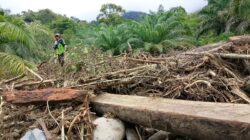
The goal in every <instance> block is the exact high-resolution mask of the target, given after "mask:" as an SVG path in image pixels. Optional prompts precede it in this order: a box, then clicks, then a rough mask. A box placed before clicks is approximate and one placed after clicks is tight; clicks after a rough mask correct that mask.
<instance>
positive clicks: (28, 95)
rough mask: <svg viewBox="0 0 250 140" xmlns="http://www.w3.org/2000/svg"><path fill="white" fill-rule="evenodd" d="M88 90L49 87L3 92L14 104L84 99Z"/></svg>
mask: <svg viewBox="0 0 250 140" xmlns="http://www.w3.org/2000/svg"><path fill="white" fill-rule="evenodd" d="M87 94H88V92H87V91H80V90H73V89H65V88H49V89H42V90H33V91H10V92H5V93H3V95H2V96H3V98H4V100H5V101H6V102H10V103H14V104H26V103H29V104H31V103H38V102H46V101H50V102H62V101H63V102H65V101H82V100H83V99H84V96H86V95H87Z"/></svg>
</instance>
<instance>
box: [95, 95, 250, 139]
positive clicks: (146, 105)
mask: <svg viewBox="0 0 250 140" xmlns="http://www.w3.org/2000/svg"><path fill="white" fill-rule="evenodd" d="M91 103H92V107H93V108H94V110H95V111H97V112H99V113H105V112H110V113H112V114H114V115H115V116H117V117H118V118H120V119H121V120H124V121H128V122H132V123H136V124H140V125H143V126H146V127H152V128H155V129H159V130H164V131H168V132H173V133H175V134H180V135H186V136H190V137H191V138H195V139H203V140H204V139H205V140H206V139H209V140H224V139H225V140H226V139H230V140H231V139H232V140H233V139H240V140H244V139H249V138H250V105H247V104H228V103H208V102H194V101H182V100H171V99H163V98H150V97H138V96H127V95H114V94H112V95H111V94H101V95H99V96H97V97H95V98H92V101H91Z"/></svg>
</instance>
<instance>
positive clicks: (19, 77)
mask: <svg viewBox="0 0 250 140" xmlns="http://www.w3.org/2000/svg"><path fill="white" fill-rule="evenodd" d="M25 76H26V74H25V73H23V74H21V75H18V76H16V77H14V78H11V79H8V80H4V81H3V82H0V85H1V83H4V84H9V83H11V82H13V81H16V80H18V79H21V78H23V77H25Z"/></svg>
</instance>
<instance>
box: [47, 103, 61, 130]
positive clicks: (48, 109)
mask: <svg viewBox="0 0 250 140" xmlns="http://www.w3.org/2000/svg"><path fill="white" fill-rule="evenodd" d="M47 110H48V112H49V115H50V117H51V118H52V119H53V120H54V121H55V123H56V124H57V126H60V125H59V123H58V122H57V120H56V119H55V117H54V116H53V115H52V114H51V111H50V109H49V101H47Z"/></svg>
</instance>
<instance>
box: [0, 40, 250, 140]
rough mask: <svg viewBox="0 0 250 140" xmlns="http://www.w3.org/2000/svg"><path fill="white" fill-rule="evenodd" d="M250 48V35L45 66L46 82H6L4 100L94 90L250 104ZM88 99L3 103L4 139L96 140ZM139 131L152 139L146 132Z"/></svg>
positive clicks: (0, 132)
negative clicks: (33, 134)
mask: <svg viewBox="0 0 250 140" xmlns="http://www.w3.org/2000/svg"><path fill="white" fill-rule="evenodd" d="M249 44H250V37H249V36H240V37H232V38H230V40H229V41H227V42H220V43H217V44H212V45H207V46H204V47H200V48H195V49H193V50H190V51H187V52H182V53H178V54H176V55H168V56H166V55H161V56H152V55H149V54H145V53H144V54H136V55H135V54H132V53H130V52H129V53H126V54H122V55H120V56H116V57H114V56H104V55H101V56H97V55H92V56H91V55H89V56H84V57H86V58H84V61H81V62H75V63H73V64H72V63H70V64H66V66H65V68H64V70H62V71H60V72H58V71H55V70H57V69H58V68H57V67H56V66H54V64H53V62H44V63H42V64H40V65H39V66H38V74H35V75H38V76H40V77H42V78H43V79H42V80H41V79H39V78H38V79H39V80H36V78H30V77H31V76H29V75H28V74H23V75H20V76H18V77H15V78H12V79H9V80H3V81H1V83H0V91H2V92H0V95H1V94H2V93H4V92H6V91H12V90H34V89H45V88H51V87H57V88H58V87H64V88H71V89H79V90H86V91H91V92H93V93H94V94H96V95H97V96H98V94H99V93H105V92H107V93H111V94H126V95H139V96H153V97H155V96H157V97H163V98H171V99H184V100H193V101H206V102H229V103H250V98H249V94H248V93H249V91H250V81H249V80H250V77H249V75H250V65H249V64H250V55H248V52H249V50H250V45H249ZM27 75H28V76H27ZM60 75H63V76H60ZM33 77H37V76H33ZM89 98H90V96H85V97H84V98H82V101H81V102H65V103H60V102H59V103H58V102H55V103H52V104H50V102H49V101H47V102H44V100H41V103H36V104H29V103H28V105H21V106H20V105H14V104H11V103H3V102H4V100H3V99H2V98H1V102H0V120H1V121H0V137H1V139H3V140H5V139H19V138H20V137H21V136H23V135H24V134H25V132H26V131H27V130H28V128H30V129H32V128H41V129H42V130H43V131H44V132H45V135H46V137H47V138H51V139H53V138H55V137H57V138H60V137H61V136H64V135H65V136H66V137H67V138H68V139H81V138H83V137H84V139H92V138H93V136H92V134H93V129H94V125H93V124H92V118H91V117H92V116H94V115H91V114H93V113H91V111H90V107H89V101H90V99H89ZM136 128H137V127H136ZM64 130H65V131H64ZM137 132H138V133H140V134H141V132H146V133H144V135H145V134H150V133H149V132H148V131H146V128H143V129H140V130H137ZM154 132H155V131H154ZM151 134H153V133H151ZM141 136H143V134H141V135H140V137H141Z"/></svg>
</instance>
